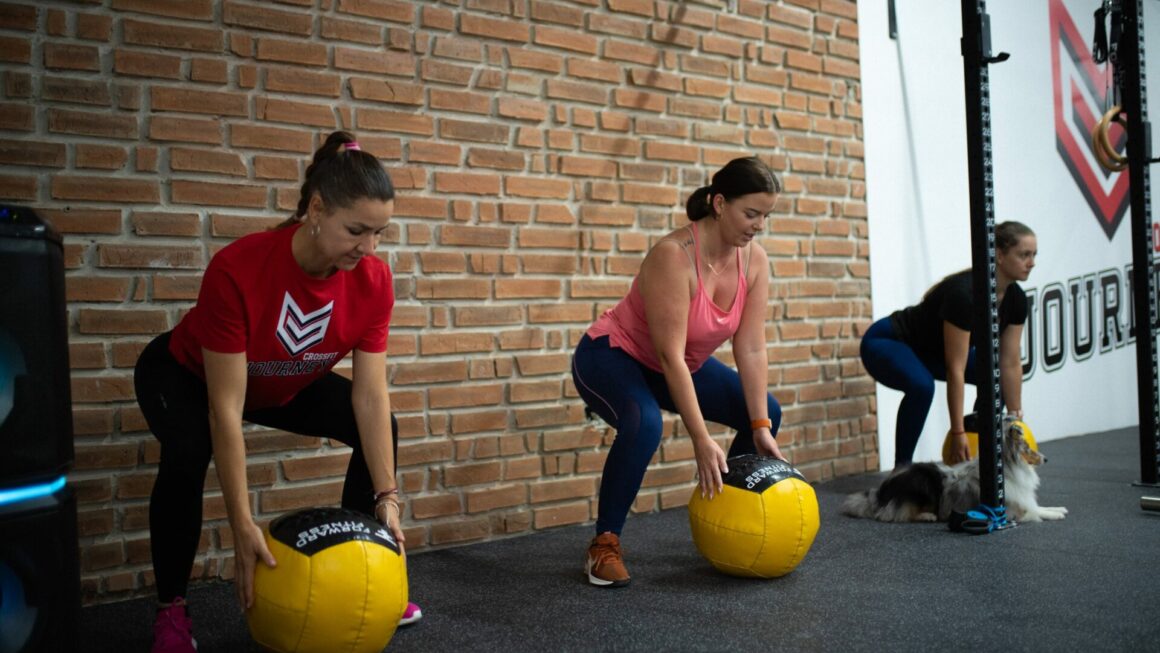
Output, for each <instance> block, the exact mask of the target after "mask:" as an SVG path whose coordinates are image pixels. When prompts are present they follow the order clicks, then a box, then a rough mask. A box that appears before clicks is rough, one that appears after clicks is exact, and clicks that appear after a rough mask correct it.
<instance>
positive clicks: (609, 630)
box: [81, 428, 1160, 653]
mask: <svg viewBox="0 0 1160 653" xmlns="http://www.w3.org/2000/svg"><path fill="white" fill-rule="evenodd" d="M1042 450H1043V452H1044V453H1045V454H1046V455H1047V457H1048V463H1047V465H1045V466H1044V467H1042V468H1041V477H1042V479H1043V483H1042V486H1041V487H1040V492H1039V498H1040V503H1042V504H1043V505H1050V506H1056V505H1062V506H1067V507H1068V509H1069V510H1070V514H1069V515H1068V517H1067V519H1066V520H1064V521H1062V522H1052V523H1040V524H1023V525H1020V526H1018V527H1016V528H1013V529H1010V530H1006V531H1002V532H998V533H993V534H990V535H985V536H971V535H963V534H955V533H951V532H950V531H948V530H947V528H946V526H945V525H941V524H881V523H878V522H871V521H865V520H858V519H851V518H848V517H844V516H842V515H841V514H839V512H838V507H839V505H840V504H841V501H842V498H843V497H844V495H845V494H846V493H848V492H852V491H856V490H860V489H864V488H867V487H870V486H871V485H873V484H875V483H877V481H878V480H879V479H880V478H881V476H880V475H864V476H856V477H848V478H843V479H838V480H836V481H832V482H830V483H825V484H820V485H818V486H816V490H817V493H818V501H819V504H820V507H821V529H820V530H819V532H818V536H817V539H816V540H815V542H814V545H813V548H812V549H811V551H810V553H809V555H808V556H807V557H806V559H805V561H804V562H803V563H802V564H801V565H800V566H799V567H798V569H797V570H795V571H794V572H793V573H791V574H789V575H788V576H785V577H783V578H780V579H774V580H749V579H737V578H731V577H728V576H723V575H721V574H719V573H717V572H716V571H715V570H714V569H713V568H712V567H710V566H709V565H708V563H706V562H704V561H703V560H702V559H701V557H700V556H699V555H698V553H697V551H696V549H695V548H694V547H693V544H692V542H691V540H690V538H689V532H688V521H687V515H686V513H685V511H684V510H671V511H668V512H664V513H660V514H651V515H644V516H639V517H633V518H631V519H630V520H629V523H628V526H627V528H626V529H625V532H624V547H625V556H626V557H625V559H626V562H627V564H628V566H629V569H630V571H631V572H632V574H633V581H632V585H631V586H629V587H627V588H623V589H615V590H606V589H599V588H595V587H590V586H589V585H588V584H587V582H586V580H585V577H584V575H583V573H582V563H583V558H584V552H585V548H586V546H587V540H588V539H589V538H590V537H591V527H589V526H585V527H571V528H562V529H557V530H553V531H547V532H543V533H537V534H534V535H529V536H526V537H520V538H516V539H510V540H504V541H499V542H489V543H484V544H478V545H473V546H465V547H460V548H456V549H448V550H442V551H434V552H429V553H420V554H416V555H414V556H412V557H411V560H410V578H411V583H412V598H413V599H414V600H416V601H417V602H419V603H420V605H422V606H423V610H424V613H425V615H426V616H425V618H424V619H423V620H422V621H421V622H419V623H418V624H416V625H414V626H410V627H407V628H402V629H400V630H399V631H398V632H397V633H396V634H395V637H394V639H393V640H392V641H391V644H390V646H389V647H388V650H389V651H400V652H403V651H421V652H424V653H430V652H437V651H456V652H458V651H463V650H482V651H581V650H601V651H650V652H655V651H748V650H765V651H776V650H790V651H794V650H799V651H843V652H844V651H932V650H937V651H960V650H972V651H1053V652H1054V651H1085V652H1086V651H1117V652H1122V651H1148V652H1153V653H1154V652H1155V651H1160V513H1145V512H1144V511H1142V510H1140V505H1139V502H1140V496H1141V495H1143V494H1152V495H1157V494H1160V490H1151V491H1150V492H1149V491H1148V490H1145V489H1142V488H1139V487H1133V486H1132V485H1131V482H1132V481H1134V480H1137V479H1138V478H1139V473H1140V470H1139V445H1138V441H1137V439H1136V430H1135V429H1134V428H1133V429H1123V430H1118V431H1112V432H1107V433H1100V434H1093V435H1086V436H1082V437H1075V438H1068V439H1065V440H1057V441H1053V442H1046V443H1044V444H1043V446H1042ZM190 602H191V605H192V610H193V611H192V615H193V619H194V629H195V633H196V636H197V638H198V640H199V642H200V644H201V646H200V651H201V652H202V653H213V652H215V651H225V652H235V651H249V650H257V649H256V647H254V646H253V645H252V644H251V643H250V640H249V636H248V632H247V630H246V624H245V620H244V618H243V617H242V616H241V615H240V614H239V613H238V611H237V607H236V601H235V599H234V595H233V589H232V586H231V585H228V584H225V583H214V584H209V585H202V586H199V587H197V588H195V589H193V590H191V592H190ZM152 606H153V604H152V601H151V600H148V599H140V600H134V601H127V602H122V603H116V604H107V605H100V606H93V607H89V608H86V609H85V610H84V611H83V615H82V624H81V634H82V640H81V641H82V642H83V644H84V648H83V650H85V651H89V652H100V651H109V652H111V653H112V652H116V653H123V652H126V651H148V649H149V642H150V637H151V634H150V624H151V611H152V609H153V608H152Z"/></svg>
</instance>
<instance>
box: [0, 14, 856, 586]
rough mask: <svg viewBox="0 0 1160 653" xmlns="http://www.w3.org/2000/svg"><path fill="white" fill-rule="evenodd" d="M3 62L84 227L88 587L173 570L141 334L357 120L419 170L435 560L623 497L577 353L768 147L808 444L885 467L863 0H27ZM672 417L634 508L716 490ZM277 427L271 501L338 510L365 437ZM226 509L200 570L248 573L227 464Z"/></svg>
mask: <svg viewBox="0 0 1160 653" xmlns="http://www.w3.org/2000/svg"><path fill="white" fill-rule="evenodd" d="M0 61H2V62H3V88H2V89H0V90H2V93H3V97H2V100H0V165H2V166H3V170H2V171H0V198H2V199H4V200H5V201H9V202H19V203H27V204H31V205H34V206H36V207H38V208H39V209H41V210H42V212H43V214H44V215H45V216H46V217H47V218H49V219H50V220H51V221H52V222H53V223H55V225H56V227H57V228H58V230H60V231H61V232H62V233H63V234H64V236H65V242H66V250H67V251H66V264H67V266H68V272H67V291H68V301H69V320H70V325H69V333H70V337H71V343H70V352H69V355H70V362H71V366H72V369H73V379H72V387H73V399H74V408H75V419H74V421H75V429H76V452H77V457H76V468H75V471H74V473H73V474H72V476H71V479H72V482H73V484H74V485H75V487H76V488H77V490H78V493H79V497H80V501H81V511H80V529H81V533H82V537H81V550H82V565H83V576H84V587H85V594H86V599H87V600H89V601H94V600H106V599H115V598H119V597H126V596H132V595H136V594H142V593H146V592H147V591H148V590H149V588H150V586H151V584H152V577H151V572H150V567H149V546H148V530H147V508H148V505H147V503H148V495H149V491H150V488H151V486H152V482H153V478H154V474H155V470H156V462H157V455H158V446H157V443H156V442H155V441H154V439H153V438H152V437H151V436H150V434H149V433H148V431H147V429H146V426H145V424H144V422H143V420H142V417H141V414H140V411H139V410H138V409H137V407H136V404H135V403H134V401H133V388H132V365H133V363H134V361H135V359H136V356H137V353H138V352H139V351H140V349H141V347H142V346H143V345H144V343H146V342H147V341H148V339H149V338H150V337H152V336H153V335H154V334H157V333H159V332H161V331H163V330H165V329H168V328H170V327H172V326H173V325H174V324H175V323H176V322H177V320H178V319H179V318H180V317H181V315H182V314H183V312H184V311H185V310H186V309H187V308H188V307H189V306H190V304H191V302H192V301H193V300H194V298H195V297H196V292H197V288H198V284H199V281H200V272H201V270H202V269H203V268H204V267H205V264H206V262H207V261H208V260H209V259H210V257H211V256H212V255H213V253H214V252H215V251H217V250H218V249H220V248H221V247H222V246H224V245H225V244H227V243H228V242H230V241H231V240H232V239H234V238H236V237H238V236H240V235H243V234H246V233H249V232H252V231H255V230H260V229H264V228H267V227H269V226H270V225H272V224H273V223H275V222H277V221H279V220H281V219H282V218H284V217H286V216H287V215H288V214H289V212H290V211H291V210H292V207H293V206H294V205H295V203H296V199H297V185H298V182H299V179H300V177H301V175H302V172H303V169H304V163H305V161H306V159H307V158H308V156H309V154H310V153H311V151H312V150H313V148H314V147H315V146H316V145H317V144H318V143H319V142H320V139H321V138H322V137H323V136H324V135H325V134H326V133H328V132H329V131H331V130H334V129H336V128H345V129H351V130H353V131H355V132H356V133H357V134H358V136H359V139H360V141H361V142H362V144H363V147H364V148H365V149H367V150H370V151H373V152H374V153H375V154H377V155H378V156H379V157H381V158H382V159H383V160H384V161H385V162H386V164H387V165H388V166H389V168H390V172H391V175H392V177H393V178H394V180H395V182H396V184H397V186H398V187H399V189H400V196H399V199H398V200H397V201H396V218H395V220H394V222H393V224H392V227H391V229H390V232H389V237H388V238H387V239H386V242H385V243H384V244H383V246H382V248H381V254H382V256H384V257H385V258H386V259H387V260H389V262H390V263H391V265H392V266H393V268H394V270H395V274H396V279H397V284H398V287H397V295H398V298H399V302H398V306H397V310H396V314H395V319H394V322H393V325H392V331H391V340H390V360H391V388H392V391H393V394H392V399H393V405H394V408H395V410H396V412H397V414H398V417H399V421H400V424H401V427H402V438H403V439H402V442H401V445H400V451H399V463H400V465H401V468H400V476H401V479H402V485H403V488H404V491H405V499H406V505H405V515H406V525H407V538H408V543H409V544H410V546H411V549H412V550H422V549H424V548H431V547H441V546H447V545H454V544H461V543H467V542H475V541H480V540H486V539H490V538H497V537H503V536H508V535H513V534H519V533H528V532H531V531H535V530H538V529H545V528H551V527H554V526H560V525H564V524H576V523H581V522H586V521H589V520H591V519H593V517H594V514H595V512H594V510H595V494H596V488H597V484H598V481H599V473H600V469H601V466H602V462H603V459H604V456H605V452H606V447H607V444H608V443H609V442H610V441H611V439H612V437H613V433H611V432H610V431H609V430H608V429H607V428H606V427H605V426H604V425H603V424H602V423H599V422H593V421H587V420H586V418H585V415H584V410H583V407H582V405H581V403H580V401H578V400H577V399H576V393H575V390H574V389H573V387H572V385H571V381H570V378H569V374H568V368H569V361H570V355H571V348H572V346H573V344H574V343H575V342H576V341H577V340H578V339H579V337H580V335H581V334H582V332H583V330H584V328H585V327H586V326H587V325H588V324H589V323H590V322H591V321H592V320H593V319H594V318H595V317H596V316H597V315H598V314H599V312H601V311H602V310H604V309H606V308H607V307H609V306H610V305H611V304H612V303H613V302H615V301H616V300H617V299H618V298H619V297H621V296H622V295H623V294H624V293H625V291H626V290H627V289H628V286H629V283H630V281H631V279H632V275H633V274H634V273H635V272H636V270H637V268H638V266H639V263H640V261H641V259H642V257H643V254H644V252H645V251H646V250H647V248H648V246H649V245H650V243H651V242H653V241H654V240H655V239H656V238H657V237H658V236H659V235H661V234H663V233H665V232H666V231H667V230H669V229H672V228H673V227H675V226H679V225H681V224H683V222H684V212H683V202H684V199H685V197H687V195H688V194H689V193H690V192H691V191H692V190H693V189H695V188H696V187H697V186H699V185H702V184H703V183H705V180H706V176H707V174H709V173H711V172H712V171H713V170H715V169H716V168H717V167H719V166H720V165H721V164H723V163H725V162H726V161H728V160H729V159H731V158H733V157H735V156H738V155H747V154H751V153H756V154H758V155H760V156H762V157H763V158H764V159H766V160H767V161H768V162H769V163H770V164H771V165H772V166H773V167H774V168H775V169H776V170H778V171H779V172H780V173H781V174H782V176H783V179H784V181H785V186H786V191H785V193H784V194H783V196H782V198H781V201H780V202H779V203H778V206H777V217H776V218H775V219H774V220H772V222H771V223H770V230H769V232H768V233H767V234H766V236H765V237H764V238H762V239H761V243H762V244H763V245H764V246H765V247H766V248H767V249H768V251H769V252H770V253H771V260H772V270H771V273H772V275H773V277H772V278H773V282H772V292H771V294H772V296H771V301H770V306H769V315H770V319H769V322H768V327H767V333H768V336H769V343H770V344H769V353H770V368H769V383H770V387H771V388H772V389H773V391H774V393H775V395H776V396H777V398H778V399H779V401H781V403H782V405H783V406H784V408H785V424H784V427H783V429H782V431H781V434H780V436H779V440H780V441H781V443H782V448H783V451H785V452H786V453H788V454H789V455H790V456H791V457H792V459H793V461H794V463H795V464H796V465H797V466H798V467H799V469H801V470H802V471H803V472H804V473H805V474H806V475H807V476H808V477H809V478H811V479H814V480H822V479H827V478H831V477H834V476H837V475H842V474H849V473H855V472H861V471H863V470H866V469H871V468H876V466H877V453H876V450H875V428H876V426H875V418H874V414H873V411H874V399H873V383H872V381H871V380H870V379H869V377H867V376H866V375H865V374H864V373H863V370H862V368H861V366H860V363H859V361H858V358H857V345H858V340H857V338H858V335H860V331H861V329H862V328H864V326H865V325H866V324H867V323H868V321H869V316H870V286H869V266H868V251H867V248H868V245H867V226H866V206H865V201H864V199H865V184H864V181H863V180H864V169H863V164H862V125H861V104H860V91H859V81H858V79H859V62H858V26H857V24H856V11H855V5H854V3H853V2H850V1H847V0H783V1H781V2H765V1H764V0H760V1H759V0H728V1H725V0H705V1H702V2H698V1H686V2H675V1H674V2H668V1H664V0H571V1H568V0H559V1H554V2H549V1H539V0H454V1H444V2H438V3H436V2H406V1H403V0H283V1H282V2H278V3H271V2H242V1H238V0H225V1H223V2H211V1H210V0H187V1H185V2H180V3H173V2H162V1H160V0H86V1H79V2H37V3H13V2H6V3H0ZM721 356H722V357H723V358H724V359H725V360H727V361H729V360H730V358H729V354H728V351H727V350H726V351H724V352H722V354H721ZM666 424H667V425H668V428H667V434H666V437H665V439H664V442H663V444H662V446H661V449H660V451H659V452H658V454H657V458H656V462H655V464H654V465H653V467H652V468H650V471H649V472H648V475H647V476H646V479H645V487H644V489H643V490H642V492H641V494H640V497H639V499H638V500H637V502H636V505H635V509H636V510H637V511H642V512H643V511H651V510H656V509H663V508H669V507H675V506H681V505H683V504H684V503H685V501H686V500H687V497H688V495H689V492H690V489H691V487H692V481H693V474H694V469H695V465H694V463H693V461H692V447H691V446H690V443H689V440H688V438H687V437H686V436H685V435H684V434H683V433H682V429H681V428H680V426H679V424H678V422H677V420H676V419H669V420H668V421H667V422H666ZM715 435H717V436H718V437H720V438H721V439H722V442H725V441H726V439H727V438H728V434H727V433H726V432H725V431H724V430H718V431H716V432H715ZM247 446H248V448H249V452H250V461H251V462H250V466H249V479H250V487H251V490H252V494H253V505H254V509H255V513H256V515H257V516H258V517H259V519H260V520H263V521H264V520H268V519H270V518H272V517H273V516H274V515H276V514H277V513H279V512H280V511H285V510H289V509H294V508H299V507H305V506H312V505H319V504H329V503H336V502H337V501H338V497H339V493H340V486H341V479H342V471H343V469H344V468H345V464H346V459H347V455H348V454H347V452H346V451H344V450H343V448H342V447H341V446H340V445H338V446H332V445H331V444H330V443H328V442H326V441H319V440H316V439H308V438H302V437H299V436H293V435H288V434H285V433H280V432H275V431H263V430H253V431H250V432H249V433H248V434H247ZM205 506H206V510H205V520H206V522H205V529H204V535H203V540H202V547H201V549H202V553H203V555H201V556H199V558H198V564H197V565H196V568H195V570H194V573H195V575H196V576H197V577H199V578H209V577H217V576H224V577H229V576H230V575H231V573H232V568H231V562H230V551H229V550H228V547H229V545H230V541H231V540H230V536H229V533H228V524H227V522H226V520H225V512H224V508H223V504H222V501H221V497H220V493H219V492H218V491H217V479H216V475H215V473H214V472H212V471H211V472H210V475H209V481H208V491H207V495H206V499H205ZM577 546H582V543H581V542H578V543H577ZM561 564H565V562H564V561H562V562H561ZM567 564H571V563H570V562H568V563H567Z"/></svg>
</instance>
